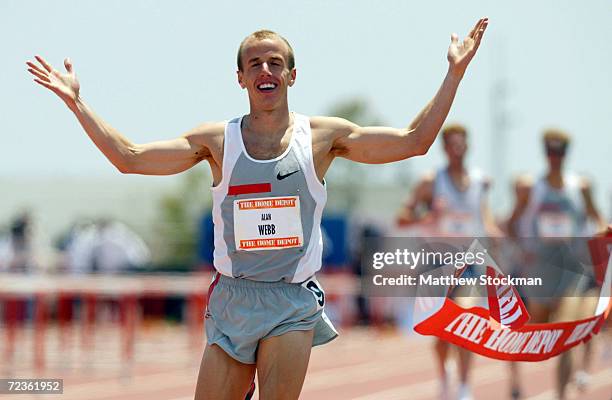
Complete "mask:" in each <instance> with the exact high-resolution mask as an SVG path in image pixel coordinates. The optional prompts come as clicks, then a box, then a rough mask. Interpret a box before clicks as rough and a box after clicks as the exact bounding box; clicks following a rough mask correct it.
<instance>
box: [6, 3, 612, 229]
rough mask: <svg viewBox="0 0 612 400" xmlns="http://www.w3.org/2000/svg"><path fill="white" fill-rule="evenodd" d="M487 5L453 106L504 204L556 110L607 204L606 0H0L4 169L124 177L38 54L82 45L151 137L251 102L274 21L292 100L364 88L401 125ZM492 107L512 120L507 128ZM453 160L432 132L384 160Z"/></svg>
mask: <svg viewBox="0 0 612 400" xmlns="http://www.w3.org/2000/svg"><path fill="white" fill-rule="evenodd" d="M481 16H488V17H489V18H490V25H489V29H488V31H487V32H486V35H485V37H484V39H483V42H482V45H481V47H480V49H479V51H478V54H477V55H476V57H475V59H474V60H473V62H472V65H470V67H469V69H468V72H467V74H466V76H465V78H464V80H463V82H462V83H461V86H460V88H459V91H458V94H457V97H456V101H455V104H454V105H453V108H452V110H451V113H450V115H449V118H448V120H449V121H455V122H461V123H464V124H465V125H466V126H467V127H468V129H469V132H470V156H469V165H470V166H475V167H479V168H481V169H482V170H483V171H485V172H487V173H489V174H490V175H492V176H493V178H494V180H496V182H497V185H496V186H495V192H494V196H496V198H499V199H501V200H500V201H498V202H495V203H494V206H498V205H500V204H505V202H507V200H508V199H509V195H508V194H509V188H508V185H509V184H508V177H510V176H512V175H513V174H516V173H519V172H531V173H533V174H535V175H539V174H541V173H542V172H543V168H544V157H543V154H542V149H541V145H540V134H541V131H542V129H543V128H545V127H548V126H556V127H560V128H563V129H566V130H568V131H569V132H571V134H572V136H573V138H574V143H573V144H572V147H571V149H570V156H569V160H568V167H569V169H571V170H573V171H576V172H578V173H582V174H586V175H587V176H589V177H590V178H591V179H592V180H593V182H594V184H595V195H596V196H595V197H596V199H597V200H598V202H599V204H600V208H602V209H603V210H604V211H605V212H606V213H607V215H608V217H609V216H610V204H611V198H612V176H611V174H610V169H611V168H610V167H611V162H610V158H609V154H610V149H612V119H611V118H610V110H611V107H610V106H611V105H612V101H611V98H610V97H611V96H610V93H611V92H612V90H611V89H612V74H610V73H609V71H610V65H612V51H610V50H611V48H610V44H609V38H610V37H611V36H612V25H611V24H610V23H609V19H610V17H611V16H612V3H611V2H610V1H589V2H586V3H585V2H575V1H537V2H534V1H516V2H500V1H496V2H492V1H469V2H468V1H464V2H450V1H447V2H441V1H429V2H408V1H381V2H372V1H299V2H298V1H283V2H278V1H256V2H255V1H249V2H247V1H244V2H218V1H215V2H212V1H173V2H170V1H120V0H106V1H104V2H94V1H67V0H57V1H53V2H47V1H28V2H23V1H18V0H2V1H1V2H0V37H1V38H2V63H1V64H0V87H2V95H1V96H0V109H1V110H2V111H1V112H0V129H1V133H0V134H1V137H2V145H1V146H0V179H2V178H6V177H11V178H15V177H17V178H19V177H23V178H24V181H25V179H27V178H32V177H36V178H45V177H47V176H48V177H57V176H92V177H93V178H95V177H104V178H108V177H112V176H117V179H121V178H120V176H119V174H118V172H116V171H115V170H114V168H113V167H112V166H111V165H110V164H109V163H108V161H106V160H105V159H104V158H103V156H102V155H101V154H100V153H99V152H98V151H97V150H96V149H95V147H94V146H93V144H92V143H91V142H90V141H89V139H88V138H87V137H86V135H85V134H84V133H83V132H82V131H81V129H80V127H79V125H78V123H77V122H76V120H75V118H74V116H73V115H72V114H71V113H70V112H69V111H68V110H67V108H66V107H65V106H64V105H63V103H62V102H61V101H60V100H59V99H58V98H56V97H55V96H54V95H53V94H52V93H50V92H48V91H46V89H44V88H42V87H39V86H38V85H36V84H35V83H33V82H32V79H31V77H30V76H29V74H28V73H27V71H26V68H25V61H26V60H28V59H32V58H33V56H34V55H35V54H41V55H43V56H44V57H46V58H47V59H48V61H49V62H51V63H52V64H53V65H54V66H56V67H57V68H59V67H61V66H62V65H61V64H62V60H63V58H64V57H67V56H69V57H71V58H72V61H73V64H74V68H75V70H76V73H77V75H78V77H79V79H80V82H81V93H82V97H83V98H84V99H85V101H86V102H87V103H88V104H89V105H90V106H91V107H92V108H93V109H94V110H95V112H96V113H97V114H99V115H100V116H102V117H103V118H104V119H105V120H106V121H107V122H108V123H110V124H111V125H113V126H115V127H116V128H117V129H119V130H120V131H121V132H122V133H123V134H124V135H126V136H127V137H129V138H130V139H131V140H133V141H134V142H141V143H142V142H147V141H153V140H159V139H167V138H171V137H175V136H178V135H180V134H182V133H184V132H185V131H187V130H189V129H191V128H192V127H194V126H196V125H198V124H200V123H202V122H204V121H218V120H226V119H230V118H233V117H235V116H237V115H241V114H244V113H247V112H248V102H247V97H246V93H245V92H244V91H243V90H241V89H240V87H239V86H238V84H237V82H236V74H235V71H236V66H235V58H236V50H237V47H238V44H239V43H240V41H241V40H242V39H243V38H244V37H245V36H246V35H248V34H249V33H250V32H252V31H255V30H257V29H261V28H268V29H272V30H275V31H278V32H279V33H281V34H282V35H284V36H285V37H286V38H287V39H288V40H289V41H290V42H291V44H292V46H293V48H294V50H295V55H296V66H297V70H298V76H297V81H296V85H295V86H294V87H293V88H292V89H291V90H290V93H289V96H290V97H289V104H290V108H291V109H292V110H295V111H297V112H300V113H302V114H306V115H325V114H326V112H327V111H328V110H329V109H330V108H331V107H332V106H333V105H334V104H336V103H338V102H339V101H344V100H347V99H351V98H354V97H359V98H363V99H365V100H366V101H367V102H368V104H370V106H371V108H372V112H373V113H374V114H376V115H378V116H379V117H380V119H381V120H382V121H384V122H385V124H388V125H391V126H398V127H399V126H405V125H407V124H408V123H410V121H411V119H412V118H413V117H414V116H415V115H416V114H417V113H418V111H419V110H420V109H421V108H422V107H423V106H424V105H425V104H426V103H427V101H429V99H430V98H431V97H433V95H434V94H435V92H436V90H437V88H438V87H439V85H440V84H441V82H442V80H443V78H444V75H445V73H446V69H447V61H446V51H447V48H448V44H449V39H450V34H451V33H452V32H457V33H458V34H459V36H460V37H463V36H464V35H465V34H466V33H467V32H468V31H469V30H470V29H471V27H472V26H473V24H474V23H475V22H476V21H477V19H478V18H479V17H481ZM500 87H501V88H502V89H503V90H500ZM496 88H497V89H496ZM500 93H503V95H500ZM494 115H497V116H498V117H497V118H498V119H499V116H500V115H501V116H502V117H503V120H505V121H507V123H506V128H505V130H503V131H502V133H503V138H502V139H500V138H499V136H500V129H498V128H496V127H495V126H498V125H496V124H494ZM442 163H443V155H442V152H441V146H439V145H435V146H434V147H433V148H432V150H431V151H430V153H428V154H427V155H426V156H424V157H419V158H417V159H410V160H406V161H403V162H400V163H397V164H395V165H392V166H385V167H384V168H385V171H397V170H398V169H406V170H409V171H412V172H413V173H414V174H415V175H417V176H418V175H419V174H421V173H423V172H424V171H426V170H429V169H432V168H437V167H439V166H440V165H441V164H442ZM376 168H381V167H376ZM375 171H379V169H376V170H375ZM390 176H392V175H390ZM494 208H495V207H494Z"/></svg>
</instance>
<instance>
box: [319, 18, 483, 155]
mask: <svg viewBox="0 0 612 400" xmlns="http://www.w3.org/2000/svg"><path fill="white" fill-rule="evenodd" d="M488 23H489V21H488V19H487V18H481V19H480V20H479V21H478V22H477V23H476V25H475V26H474V28H473V29H472V31H471V32H470V33H469V35H468V36H467V37H466V38H465V39H464V40H463V41H462V42H459V40H458V38H457V35H456V34H452V35H451V44H450V46H449V48H448V54H447V59H448V63H449V68H448V72H447V74H446V77H445V78H444V81H443V82H442V86H440V89H439V90H438V92H437V93H436V95H435V97H434V98H433V99H432V100H431V101H430V102H429V103H428V104H427V105H426V106H425V107H424V108H423V110H421V112H420V113H419V114H417V116H416V117H415V119H414V120H413V121H412V123H411V124H410V125H409V126H408V127H407V128H404V129H395V128H385V127H360V126H358V125H355V124H352V123H350V122H348V121H346V120H342V119H339V118H330V119H329V120H328V121H327V126H329V127H330V129H331V130H333V131H334V137H335V138H334V143H333V146H332V153H333V154H334V155H335V156H339V157H345V158H348V159H349V160H353V161H357V162H362V163H368V164H382V163H388V162H393V161H399V160H403V159H406V158H409V157H413V156H416V155H423V154H425V153H427V151H428V150H429V147H430V146H431V145H432V143H433V142H434V140H435V138H436V136H437V134H438V132H439V131H440V128H441V127H442V124H443V123H444V120H445V119H446V116H447V115H448V112H449V110H450V107H451V105H452V103H453V100H454V98H455V94H456V93H457V88H458V87H459V83H460V82H461V79H462V78H463V75H464V74H465V71H466V69H467V66H468V65H469V63H470V61H471V60H472V58H473V57H474V55H475V54H476V51H477V50H478V46H479V45H480V41H481V40H482V36H483V35H484V32H485V30H486V29H487V25H488ZM320 122H324V121H320Z"/></svg>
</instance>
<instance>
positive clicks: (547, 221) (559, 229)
mask: <svg viewBox="0 0 612 400" xmlns="http://www.w3.org/2000/svg"><path fill="white" fill-rule="evenodd" d="M573 227H574V224H573V221H572V218H571V217H570V216H569V215H567V214H564V213H559V212H543V213H540V215H539V216H538V236H540V237H542V238H569V237H571V236H572V233H573Z"/></svg>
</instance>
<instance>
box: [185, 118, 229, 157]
mask: <svg viewBox="0 0 612 400" xmlns="http://www.w3.org/2000/svg"><path fill="white" fill-rule="evenodd" d="M224 133H225V122H205V123H203V124H200V125H198V126H196V127H195V128H193V129H191V130H190V131H188V132H187V133H185V134H184V135H183V137H184V138H185V139H187V140H188V141H189V143H191V145H195V146H197V147H201V148H204V149H207V150H208V152H210V153H211V154H212V155H213V156H215V158H217V157H221V156H222V154H223V137H224Z"/></svg>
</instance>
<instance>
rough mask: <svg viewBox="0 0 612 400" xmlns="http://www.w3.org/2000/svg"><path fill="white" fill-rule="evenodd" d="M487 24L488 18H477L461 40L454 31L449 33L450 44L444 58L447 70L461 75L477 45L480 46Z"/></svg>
mask: <svg viewBox="0 0 612 400" xmlns="http://www.w3.org/2000/svg"><path fill="white" fill-rule="evenodd" d="M488 24H489V19H488V18H486V17H485V18H481V19H479V20H478V22H477V23H476V25H475V26H474V28H473V29H472V30H471V31H470V33H469V35H468V36H467V37H466V38H465V39H463V41H461V42H459V39H458V37H457V34H456V33H453V34H452V35H451V44H450V46H449V47H448V55H447V56H446V58H447V59H448V63H449V71H450V72H451V73H453V74H454V75H455V76H458V77H462V76H463V74H464V73H465V70H466V68H467V66H468V64H469V63H470V61H471V60H472V58H473V57H474V54H476V50H478V46H480V40H481V39H482V36H483V35H484V32H485V30H486V29H487V25H488Z"/></svg>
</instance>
